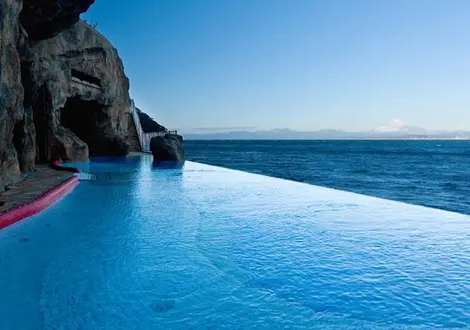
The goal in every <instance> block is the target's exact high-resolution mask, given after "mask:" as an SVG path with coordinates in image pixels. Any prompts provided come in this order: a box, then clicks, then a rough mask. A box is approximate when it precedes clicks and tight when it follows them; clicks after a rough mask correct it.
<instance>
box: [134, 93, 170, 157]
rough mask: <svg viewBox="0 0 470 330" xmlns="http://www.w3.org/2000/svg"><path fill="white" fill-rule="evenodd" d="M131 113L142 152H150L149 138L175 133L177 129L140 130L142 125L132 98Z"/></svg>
mask: <svg viewBox="0 0 470 330" xmlns="http://www.w3.org/2000/svg"><path fill="white" fill-rule="evenodd" d="M130 110H131V114H132V120H133V121H134V125H135V129H136V131H137V135H138V137H139V143H140V147H141V149H142V151H143V152H150V140H151V139H152V138H153V137H156V136H165V135H167V134H171V135H177V134H178V131H176V130H172V131H168V130H164V131H160V132H151V133H144V131H143V130H142V125H141V124H140V119H139V114H138V113H137V108H136V107H135V103H134V100H131V108H130Z"/></svg>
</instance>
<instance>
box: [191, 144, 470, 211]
mask: <svg viewBox="0 0 470 330" xmlns="http://www.w3.org/2000/svg"><path fill="white" fill-rule="evenodd" d="M185 151H186V153H187V158H188V159H189V160H191V161H196V162H201V163H206V164H211V165H218V166H223V167H228V168H232V169H237V170H242V171H247V172H252V173H259V174H264V175H268V176H273V177H278V178H284V179H288V180H294V181H299V182H305V183H308V184H313V185H319V186H324V187H330V188H335V189H341V190H347V191H352V192H356V193H360V194H365V195H370V196H376V197H381V198H386V199H391V200H396V201H402V202H406V203H411V204H417V205H424V206H429V207H434V208H439V209H444V210H448V211H454V212H459V213H465V214H470V199H469V197H468V196H470V141H416V140H413V141H410V140H407V141H403V140H402V141H364V140H362V141H191V140H187V141H185Z"/></svg>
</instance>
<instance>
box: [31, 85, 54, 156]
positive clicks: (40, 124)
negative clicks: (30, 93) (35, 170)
mask: <svg viewBox="0 0 470 330" xmlns="http://www.w3.org/2000/svg"><path fill="white" fill-rule="evenodd" d="M50 103H51V102H50V97H48V93H47V90H46V88H45V87H42V88H41V91H40V92H39V97H38V98H37V100H36V102H35V103H34V105H33V117H34V127H35V129H36V162H38V163H43V162H47V161H49V160H50V157H51V150H50V143H49V139H50V133H49V131H48V128H47V127H48V118H49V113H48V105H50ZM49 110H50V109H49Z"/></svg>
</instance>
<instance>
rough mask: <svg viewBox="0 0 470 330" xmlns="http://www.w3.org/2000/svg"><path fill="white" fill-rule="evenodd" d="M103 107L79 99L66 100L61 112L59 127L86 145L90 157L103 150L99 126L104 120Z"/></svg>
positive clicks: (93, 102) (96, 103)
mask: <svg viewBox="0 0 470 330" xmlns="http://www.w3.org/2000/svg"><path fill="white" fill-rule="evenodd" d="M103 109H104V106H103V105H102V104H100V103H98V102H96V101H84V100H81V99H80V98H79V97H71V98H68V99H67V102H66V103H65V106H64V108H62V110H61V114H60V122H61V125H62V126H64V127H66V128H68V129H70V130H71V131H72V132H73V133H74V134H75V135H76V136H77V137H78V138H79V139H80V140H82V141H83V142H85V143H86V144H87V145H88V149H89V152H90V156H96V155H97V154H99V153H100V152H101V149H102V148H103V146H102V145H101V144H102V142H103V141H102V138H100V136H101V135H102V134H103V132H100V126H99V124H100V123H102V122H103V121H104V120H105V119H106V118H105V117H104V116H105V114H104V112H103Z"/></svg>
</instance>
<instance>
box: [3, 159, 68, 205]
mask: <svg viewBox="0 0 470 330" xmlns="http://www.w3.org/2000/svg"><path fill="white" fill-rule="evenodd" d="M71 176H73V173H70V172H62V171H57V170H54V169H52V168H50V167H49V166H48V165H38V166H37V167H36V171H35V172H32V173H29V174H28V176H27V177H26V178H25V179H24V180H23V181H21V182H18V183H16V184H15V185H12V186H10V187H9V189H8V190H7V191H5V192H2V193H0V213H3V212H5V211H7V210H9V209H11V208H14V207H16V206H18V205H22V204H26V203H28V202H30V201H32V200H34V199H36V198H38V197H39V196H41V195H42V194H44V193H46V192H47V191H49V190H51V189H52V188H54V187H55V186H57V185H59V184H60V183H62V182H63V181H65V180H67V179H68V178H70V177H71Z"/></svg>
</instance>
